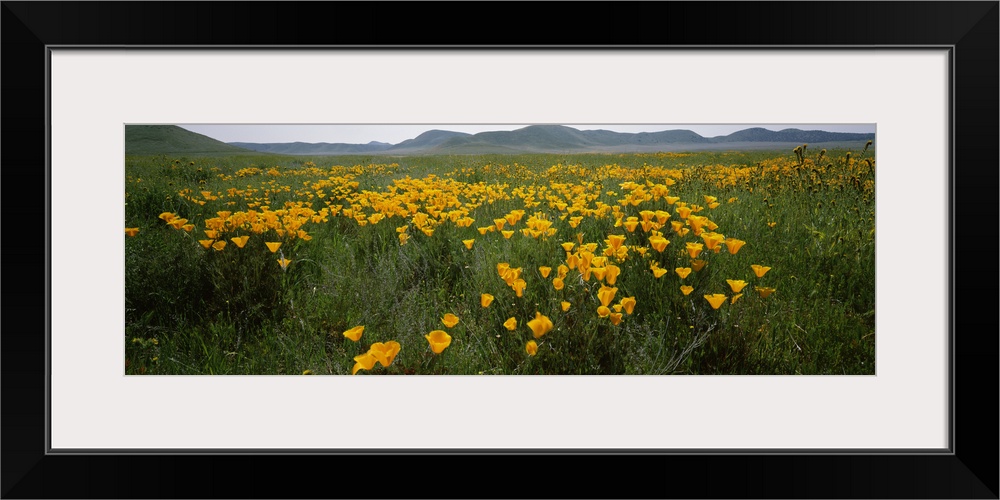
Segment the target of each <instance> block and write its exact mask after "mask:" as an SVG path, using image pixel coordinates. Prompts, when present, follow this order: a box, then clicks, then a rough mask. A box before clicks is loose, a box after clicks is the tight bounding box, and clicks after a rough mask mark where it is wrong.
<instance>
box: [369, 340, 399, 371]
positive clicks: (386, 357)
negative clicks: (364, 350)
mask: <svg viewBox="0 0 1000 500" xmlns="http://www.w3.org/2000/svg"><path fill="white" fill-rule="evenodd" d="M399 348H400V346H399V342H396V341H395V340H390V341H388V342H386V343H384V344H383V343H382V342H375V343H374V344H372V345H371V347H370V348H369V349H368V354H371V355H372V356H374V357H375V359H376V360H378V362H379V364H381V365H382V366H384V367H388V366H389V365H391V364H392V361H393V360H394V359H396V355H397V354H399Z"/></svg>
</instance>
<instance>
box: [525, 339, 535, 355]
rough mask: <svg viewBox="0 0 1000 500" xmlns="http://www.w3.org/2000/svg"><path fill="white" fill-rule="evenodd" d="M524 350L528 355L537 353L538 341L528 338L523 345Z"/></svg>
mask: <svg viewBox="0 0 1000 500" xmlns="http://www.w3.org/2000/svg"><path fill="white" fill-rule="evenodd" d="M524 350H525V351H527V352H528V356H534V355H535V354H538V343H537V342H535V341H534V340H529V341H528V343H527V345H525V346H524Z"/></svg>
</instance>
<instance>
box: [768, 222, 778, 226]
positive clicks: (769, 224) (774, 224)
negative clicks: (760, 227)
mask: <svg viewBox="0 0 1000 500" xmlns="http://www.w3.org/2000/svg"><path fill="white" fill-rule="evenodd" d="M777 225H778V223H777V222H768V223H767V227H774V226H777Z"/></svg>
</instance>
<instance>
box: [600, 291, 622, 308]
mask: <svg viewBox="0 0 1000 500" xmlns="http://www.w3.org/2000/svg"><path fill="white" fill-rule="evenodd" d="M617 292H618V288H611V287H607V286H602V287H601V289H600V290H598V291H597V298H598V299H600V301H601V305H602V306H605V307H607V306H608V305H610V304H611V301H612V300H614V298H615V293H617Z"/></svg>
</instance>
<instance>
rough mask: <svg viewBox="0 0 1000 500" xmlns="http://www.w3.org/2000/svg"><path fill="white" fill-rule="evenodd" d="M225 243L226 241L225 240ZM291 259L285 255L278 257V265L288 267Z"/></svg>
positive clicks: (283, 267) (283, 268) (282, 267)
mask: <svg viewBox="0 0 1000 500" xmlns="http://www.w3.org/2000/svg"><path fill="white" fill-rule="evenodd" d="M223 243H225V242H223ZM291 263H292V261H291V259H286V258H284V257H282V258H280V259H278V265H279V266H281V269H282V270H285V269H288V264H291Z"/></svg>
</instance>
